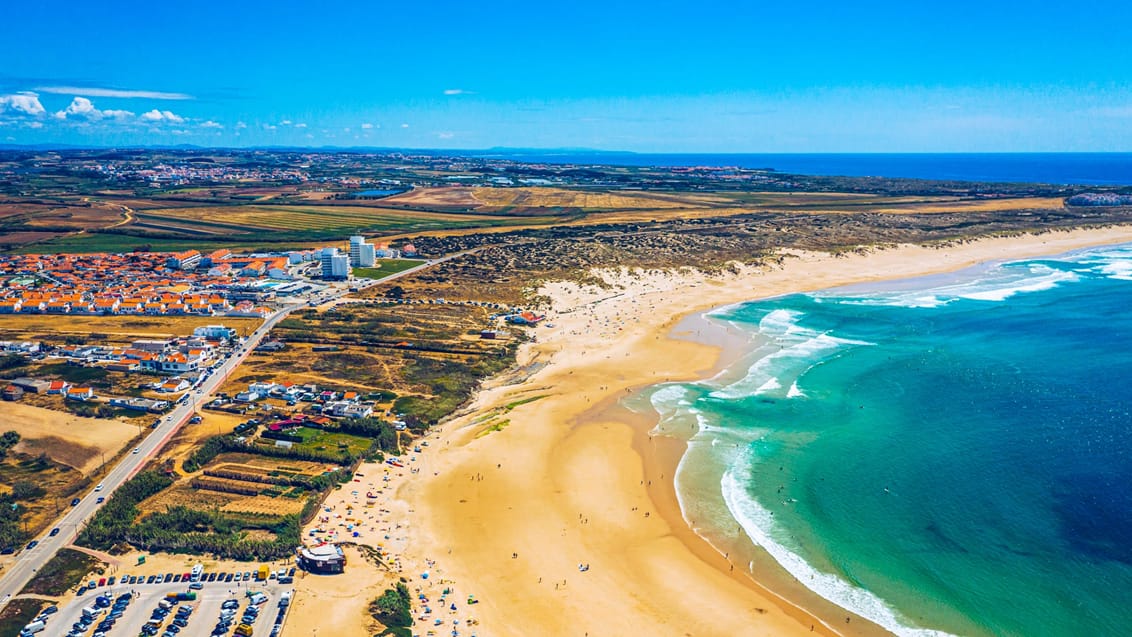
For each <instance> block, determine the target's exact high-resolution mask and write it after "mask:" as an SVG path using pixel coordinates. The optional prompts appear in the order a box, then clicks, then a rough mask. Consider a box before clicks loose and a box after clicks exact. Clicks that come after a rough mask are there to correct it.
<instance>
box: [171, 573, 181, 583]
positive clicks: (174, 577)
mask: <svg viewBox="0 0 1132 637" xmlns="http://www.w3.org/2000/svg"><path fill="white" fill-rule="evenodd" d="M173 581H174V582H179V581H181V574H180V573H177V574H176V575H174V576H173Z"/></svg>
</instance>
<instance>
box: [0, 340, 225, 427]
mask: <svg viewBox="0 0 1132 637" xmlns="http://www.w3.org/2000/svg"><path fill="white" fill-rule="evenodd" d="M237 337H238V334H237V333H236V330H235V329H233V328H230V327H225V326H223V325H209V326H204V327H198V328H196V329H195V330H194V331H193V335H192V336H185V337H179V338H173V339H168V340H158V339H143V340H137V341H134V342H132V343H130V344H129V345H125V346H111V345H68V346H63V347H56V348H53V349H50V350H49V351H44V349H43V348H42V346H40V345H39V344H38V343H34V344H33V343H4V342H0V348H4V351H6V352H8V353H10V354H23V355H26V356H37V357H41V358H43V357H49V358H53V359H60V360H64V361H66V362H67V363H69V364H73V365H81V366H85V367H102V368H104V369H107V370H110V371H117V372H149V373H153V374H161V375H162V376H165V378H162V379H161V380H158V381H156V382H154V383H153V384H152V389H154V390H155V391H157V392H160V393H177V392H183V391H186V390H188V389H190V388H191V387H192V383H190V382H189V381H188V380H186V379H185V378H182V377H181V375H182V374H186V375H189V376H190V377H193V378H196V377H199V375H200V371H201V370H202V369H204V368H206V367H207V366H208V365H209V364H210V363H211V362H212V361H214V360H215V359H216V358H218V357H219V355H220V353H221V351H222V350H223V349H224V348H226V347H228V346H230V344H231V342H232V340H233V339H236V338H237ZM206 373H207V372H206ZM170 376H171V377H170ZM5 392H6V393H4V395H3V398H4V399H6V400H18V399H19V398H20V397H21V396H22V395H23V393H24V392H32V393H38V394H49V395H50V394H59V395H62V396H63V397H64V398H67V399H69V400H80V401H87V400H91V399H94V398H96V396H95V393H94V390H93V389H92V388H90V387H85V386H76V385H72V384H71V383H68V382H66V381H62V380H41V379H35V378H18V379H16V380H14V381H12V382H11V384H10V385H9V387H8V388H6V390H5ZM109 403H110V405H111V406H112V407H122V408H125V409H133V410H136V411H151V412H159V411H164V410H165V409H166V408H167V407H168V406H169V402H168V401H163V400H148V399H145V398H110V399H109Z"/></svg>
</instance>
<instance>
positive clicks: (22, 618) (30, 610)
mask: <svg viewBox="0 0 1132 637" xmlns="http://www.w3.org/2000/svg"><path fill="white" fill-rule="evenodd" d="M51 605H52V604H50V603H48V602H45V601H43V600H39V599H13V600H11V601H10V602H8V605H7V606H5V607H4V610H3V611H0V635H4V636H5V637H7V636H8V635H19V634H20V631H21V630H23V628H24V626H27V625H28V623H29V622H31V620H32V619H34V618H35V616H36V615H38V614H39V611H41V610H43V609H44V608H46V607H47V606H51Z"/></svg>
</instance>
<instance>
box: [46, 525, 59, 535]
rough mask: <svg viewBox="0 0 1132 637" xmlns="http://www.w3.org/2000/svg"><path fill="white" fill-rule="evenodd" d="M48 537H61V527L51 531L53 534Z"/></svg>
mask: <svg viewBox="0 0 1132 637" xmlns="http://www.w3.org/2000/svg"><path fill="white" fill-rule="evenodd" d="M47 535H48V537H55V536H56V535H59V527H55V528H53V529H51V533H48V534H47Z"/></svg>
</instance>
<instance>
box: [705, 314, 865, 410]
mask: <svg viewBox="0 0 1132 637" xmlns="http://www.w3.org/2000/svg"><path fill="white" fill-rule="evenodd" d="M803 316H804V314H803V313H802V312H797V311H794V310H782V309H779V310H774V311H772V312H770V313H768V314H767V315H766V316H764V317H763V318H762V320H760V321H759V334H760V335H761V336H763V337H765V338H767V339H768V341H769V342H768V344H767V345H765V346H763V348H761V349H762V350H763V351H770V352H771V353H768V354H766V355H764V356H762V357H760V358H758V359H756V360H755V361H754V363H752V364H751V366H750V368H748V370H747V373H746V375H745V376H743V378H741V379H739V380H737V381H735V382H733V383H730V384H728V385H726V386H724V387H721V388H720V389H717V390H715V391H713V392H712V393H711V394H710V395H711V396H712V397H713V398H724V399H736V398H742V397H744V396H751V395H756V396H757V395H772V396H779V397H782V398H794V397H796V396H797V395H800V392H799V393H797V394H794V395H792V394H791V392H790V391H786V392H782V391H780V390H781V389H782V388H783V387H791V388H795V389H796V388H797V384H798V378H800V377H801V376H802V375H803V374H805V373H806V372H807V371H808V370H810V369H811V368H812V367H813V366H814V365H815V364H816V363H818V362H820V361H822V360H825V359H827V358H828V357H830V356H832V355H834V354H836V353H837V352H839V351H841V350H844V349H847V348H849V347H852V346H862V345H872V343H867V342H865V341H857V340H853V339H847V338H839V337H837V336H833V335H831V334H830V333H829V332H819V331H817V330H813V329H809V328H806V327H803V326H802V325H800V324H799V321H800V320H801V318H802V317H803ZM772 350H773V351H772Z"/></svg>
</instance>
